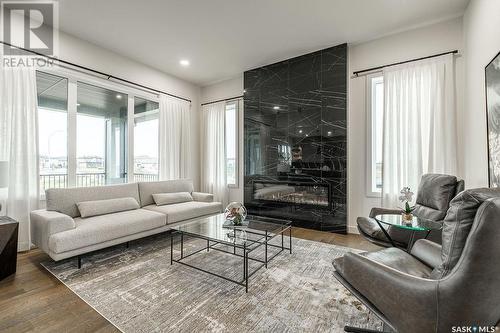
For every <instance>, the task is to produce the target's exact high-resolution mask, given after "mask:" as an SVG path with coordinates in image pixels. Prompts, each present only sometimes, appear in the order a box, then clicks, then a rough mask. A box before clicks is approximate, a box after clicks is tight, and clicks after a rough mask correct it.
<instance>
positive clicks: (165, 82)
mask: <svg viewBox="0 0 500 333" xmlns="http://www.w3.org/2000/svg"><path fill="white" fill-rule="evenodd" d="M59 58H60V59H63V60H66V61H70V62H73V63H76V64H78V65H82V66H86V67H89V68H92V69H96V70H98V71H102V72H104V73H108V74H112V75H115V76H117V77H120V78H124V79H127V80H130V81H133V82H136V83H139V84H143V85H145V86H148V87H151V88H155V89H158V90H162V91H165V92H168V93H171V94H174V95H177V96H181V97H185V98H188V99H190V100H191V101H192V103H191V110H192V112H193V117H192V128H193V129H197V128H199V119H200V107H199V105H200V102H199V101H200V88H199V87H198V86H196V85H194V84H191V83H189V82H186V81H184V80H181V79H178V78H176V77H174V76H171V75H169V74H166V73H163V72H160V71H158V70H156V69H153V68H151V67H149V66H147V65H145V64H142V63H139V62H136V61H134V60H131V59H128V58H126V57H123V56H121V55H119V54H117V53H114V52H111V51H108V50H106V49H103V48H101V47H98V46H96V45H94V44H91V43H89V42H87V41H84V40H81V39H78V38H75V37H73V36H70V35H68V34H65V33H60V35H59ZM192 132H193V135H194V136H195V137H194V138H193V140H192V147H191V163H192V178H193V182H194V185H195V188H196V189H199V175H200V168H199V156H200V151H199V138H198V137H197V134H198V133H199V131H198V130H193V131H192Z"/></svg>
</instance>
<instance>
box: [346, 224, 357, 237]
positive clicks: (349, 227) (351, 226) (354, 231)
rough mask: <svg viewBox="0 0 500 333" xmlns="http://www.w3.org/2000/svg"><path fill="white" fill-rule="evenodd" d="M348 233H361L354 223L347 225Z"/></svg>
mask: <svg viewBox="0 0 500 333" xmlns="http://www.w3.org/2000/svg"><path fill="white" fill-rule="evenodd" d="M347 233H348V234H355V235H359V230H358V227H356V226H353V225H350V226H347Z"/></svg>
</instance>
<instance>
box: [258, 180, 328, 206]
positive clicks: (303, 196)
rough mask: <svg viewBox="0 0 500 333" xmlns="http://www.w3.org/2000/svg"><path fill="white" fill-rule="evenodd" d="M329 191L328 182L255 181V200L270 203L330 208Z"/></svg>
mask: <svg viewBox="0 0 500 333" xmlns="http://www.w3.org/2000/svg"><path fill="white" fill-rule="evenodd" d="M329 193H330V190H329V185H328V184H318V183H301V182H272V181H267V182H266V181H256V182H254V183H253V198H254V200H255V201H256V202H259V201H260V202H262V203H268V204H273V203H276V204H293V205H307V206H314V207H316V208H329V207H330V204H331V201H330V195H329Z"/></svg>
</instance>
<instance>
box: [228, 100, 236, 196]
mask: <svg viewBox="0 0 500 333" xmlns="http://www.w3.org/2000/svg"><path fill="white" fill-rule="evenodd" d="M237 103H238V102H231V103H227V104H226V172H227V184H228V186H231V187H237V186H238V163H237V161H238V150H237V148H236V147H237V145H238V104H237Z"/></svg>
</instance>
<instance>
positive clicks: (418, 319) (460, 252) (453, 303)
mask: <svg viewBox="0 0 500 333" xmlns="http://www.w3.org/2000/svg"><path fill="white" fill-rule="evenodd" d="M443 223H444V224H443V233H442V245H439V244H436V243H433V242H431V241H429V240H424V239H421V240H418V241H417V242H416V243H415V245H414V246H413V248H412V249H411V253H407V252H405V251H403V250H401V249H398V248H394V247H392V248H386V249H382V250H379V251H375V252H368V253H362V254H356V253H347V254H346V255H345V256H343V257H341V258H338V259H335V260H334V262H333V265H334V267H335V270H336V271H335V273H334V275H335V277H336V278H337V279H338V280H339V281H340V282H341V283H342V284H344V286H346V287H347V289H349V290H350V291H351V292H352V293H353V294H354V295H355V296H357V297H358V298H359V299H360V300H361V301H362V302H363V303H365V304H366V305H367V307H368V308H369V309H371V310H372V311H373V312H374V314H376V315H377V316H378V317H379V318H380V319H381V320H382V321H383V322H384V327H385V328H389V329H390V330H393V331H396V332H401V333H404V332H409V333H412V332H452V327H454V326H455V327H458V326H460V327H462V326H471V327H472V326H485V327H492V326H495V325H497V324H498V323H499V322H500V278H499V276H500V265H499V264H498V263H499V262H500V241H499V240H498V235H500V189H474V190H468V191H464V192H462V193H460V194H459V195H458V196H457V197H456V198H455V199H453V200H452V202H451V204H450V208H449V209H448V211H447V214H446V217H445V219H444V222H443ZM345 330H346V332H373V331H370V330H363V329H354V328H350V327H346V328H345Z"/></svg>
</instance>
